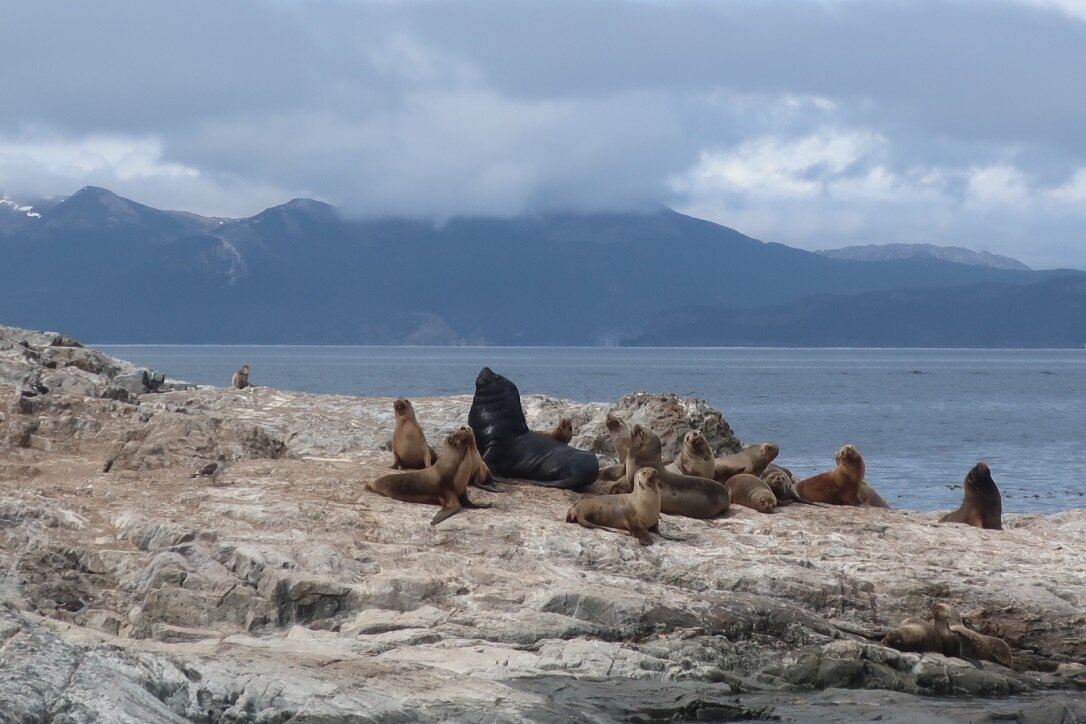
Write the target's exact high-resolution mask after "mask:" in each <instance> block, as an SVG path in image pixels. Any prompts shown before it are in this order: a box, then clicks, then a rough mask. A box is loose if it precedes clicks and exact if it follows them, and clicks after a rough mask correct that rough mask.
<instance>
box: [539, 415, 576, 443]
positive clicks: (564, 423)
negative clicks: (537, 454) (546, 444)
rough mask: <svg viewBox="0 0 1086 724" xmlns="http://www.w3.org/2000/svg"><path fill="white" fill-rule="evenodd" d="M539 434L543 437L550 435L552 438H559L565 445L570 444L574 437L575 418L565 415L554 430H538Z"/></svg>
mask: <svg viewBox="0 0 1086 724" xmlns="http://www.w3.org/2000/svg"><path fill="white" fill-rule="evenodd" d="M536 434H537V435H542V436H543V437H549V438H550V439H551V440H557V441H558V442H560V443H562V444H563V445H569V441H570V440H572V439H573V420H571V419H569V418H568V417H563V418H562V419H561V420H559V421H558V424H557V425H555V426H554V429H553V430H550V431H548V432H536Z"/></svg>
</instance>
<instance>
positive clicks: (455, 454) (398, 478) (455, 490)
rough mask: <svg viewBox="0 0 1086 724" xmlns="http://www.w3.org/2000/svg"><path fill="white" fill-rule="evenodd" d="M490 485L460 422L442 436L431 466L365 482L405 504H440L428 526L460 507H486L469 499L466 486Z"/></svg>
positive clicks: (468, 432)
mask: <svg viewBox="0 0 1086 724" xmlns="http://www.w3.org/2000/svg"><path fill="white" fill-rule="evenodd" d="M488 484H489V485H492V484H493V478H492V476H491V474H490V469H489V468H488V467H487V466H486V463H485V462H484V461H483V459H482V457H481V456H480V455H479V449H478V446H477V444H476V441H475V435H474V433H473V432H472V429H471V427H470V426H468V425H461V426H460V427H458V428H457V429H456V430H455V431H453V432H452V433H450V434H449V435H448V436H447V437H446V438H445V444H444V446H443V447H442V448H441V454H440V455H438V456H437V459H436V461H435V462H434V464H433V465H430V466H429V467H426V468H423V469H421V470H413V471H411V472H406V473H392V474H390V475H383V476H381V477H379V478H377V479H376V480H370V481H367V482H366V487H367V488H369V489H370V490H372V491H374V492H375V493H380V494H381V495H384V496H386V497H389V498H392V499H394V500H400V501H403V502H406V503H424V504H427V505H440V506H441V510H439V511H438V512H437V514H435V515H434V518H433V520H431V521H430V524H431V525H437V524H438V523H440V522H441V521H443V520H445V519H446V518H448V517H450V516H452V515H455V514H456V513H459V512H460V511H461V510H462V509H463V508H489V507H490V504H489V503H475V502H473V501H472V500H471V499H470V498H468V494H467V490H468V486H469V485H476V486H478V487H483V488H485V489H488V490H492V489H493V488H492V487H487V486H488Z"/></svg>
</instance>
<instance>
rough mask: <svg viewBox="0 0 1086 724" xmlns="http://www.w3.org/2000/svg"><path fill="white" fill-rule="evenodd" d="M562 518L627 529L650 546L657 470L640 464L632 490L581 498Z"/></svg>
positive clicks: (655, 524) (656, 511)
mask: <svg viewBox="0 0 1086 724" xmlns="http://www.w3.org/2000/svg"><path fill="white" fill-rule="evenodd" d="M566 522H567V523H579V524H581V525H583V526H584V527H585V528H617V529H619V530H628V531H630V535H632V536H633V537H634V538H637V540H638V541H640V542H641V545H643V546H651V545H652V536H651V535H649V531H652V532H654V533H656V534H658V535H659V533H660V528H659V523H660V476H659V474H658V473H657V472H656V471H655V470H653V469H652V468H641V469H640V470H638V471H637V475H636V476H635V478H634V489H633V492H632V493H624V494H618V495H597V496H594V497H591V498H583V499H581V500H580V501H578V502H577V503H575V504H574V505H573V507H572V508H570V509H569V512H568V513H566Z"/></svg>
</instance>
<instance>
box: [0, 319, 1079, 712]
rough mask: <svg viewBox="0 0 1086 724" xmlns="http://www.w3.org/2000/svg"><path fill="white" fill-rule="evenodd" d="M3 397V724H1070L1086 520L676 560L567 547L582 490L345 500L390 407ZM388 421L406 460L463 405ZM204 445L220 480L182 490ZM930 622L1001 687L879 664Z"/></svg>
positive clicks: (652, 419)
mask: <svg viewBox="0 0 1086 724" xmlns="http://www.w3.org/2000/svg"><path fill="white" fill-rule="evenodd" d="M42 339H43V340H48V339H49V338H48V337H43V338H42ZM21 349H22V350H25V349H26V348H25V347H21ZM8 352H11V353H12V354H14V355H16V356H18V357H19V358H20V359H24V360H25V358H26V354H25V353H24V352H23V351H19V350H14V349H13V348H11V349H9V350H8ZM4 354H5V353H4V351H3V350H0V360H2V359H5V358H4V357H3V355H4ZM31 356H32V355H31ZM20 364H22V363H20ZM28 364H30V363H28ZM109 364H110V365H111V366H116V367H117V368H118V369H121V368H123V363H121V362H119V361H115V362H110V363H109ZM22 374H23V373H20V377H22ZM88 374H94V375H97V376H96V378H95V379H94V380H92V382H94V383H95V384H99V383H101V384H103V385H105V384H106V380H107V376H106V375H104V374H98V373H88ZM17 384H18V382H15V383H10V384H6V383H0V411H2V415H3V419H0V722H8V721H10V722H98V721H102V722H151V721H156V722H157V721H165V722H171V721H197V722H287V721H296V722H303V721H304V722H343V721H358V722H363V721H393V722H395V721H404V722H407V721H464V720H480V719H481V720H487V721H501V722H505V721H599V722H604V721H616V720H630V721H665V720H676V719H677V720H690V721H726V720H733V721H735V720H752V719H766V718H778V719H784V720H792V721H855V720H863V719H872V718H875V717H880V718H881V720H882V721H933V722H938V721H991V720H999V719H1000V718H1002V719H1004V720H1008V719H1009V720H1014V721H1020V722H1027V721H1034V722H1047V721H1068V722H1070V721H1078V720H1082V719H1083V718H1084V717H1086V695H1084V687H1086V666H1084V665H1083V664H1084V662H1086V633H1084V632H1086V561H1084V560H1083V558H1082V556H1081V541H1082V540H1083V536H1084V534H1086V511H1083V510H1068V511H1064V512H1061V513H1057V514H1054V515H1040V514H1034V515H1007V516H1004V525H1005V527H1006V530H1004V531H985V530H978V529H975V528H969V527H966V526H962V525H939V524H937V523H936V520H937V519H938V517H939V513H938V512H932V513H917V512H912V511H908V510H881V509H856V508H816V507H809V506H799V505H793V506H789V507H787V508H782V509H780V510H779V512H777V513H774V514H772V515H763V514H759V513H756V512H754V511H752V510H748V509H745V508H741V507H738V506H734V507H733V509H732V511H731V512H730V513H729V515H728V517H726V518H720V519H716V520H709V521H699V520H691V519H685V518H678V517H672V516H664V517H663V518H662V521H663V525H664V526H665V527H666V528H667V529H668V530H669V532H670V533H673V534H675V535H678V536H681V537H682V538H684V539H685V540H682V541H659V542H658V543H657V544H656V545H654V546H652V547H648V548H645V547H642V546H640V545H638V544H637V542H636V541H635V540H634V539H632V538H631V537H630V536H628V535H624V534H620V533H615V532H611V531H603V530H588V529H584V528H581V527H579V526H575V525H570V524H567V523H565V522H564V517H565V512H566V510H567V509H568V508H569V506H570V505H571V504H572V503H573V502H574V501H576V500H577V499H579V497H580V495H579V494H576V493H570V492H565V491H557V490H549V489H544V488H539V487H534V486H527V485H502V486H500V492H498V493H487V492H482V491H474V492H473V493H472V496H473V498H475V499H478V500H480V501H484V502H489V503H492V504H493V507H492V508H490V509H487V510H467V511H465V512H462V513H460V514H458V515H456V516H453V517H452V518H450V519H449V520H447V521H445V522H444V523H442V524H441V525H439V526H430V525H429V524H428V523H429V519H430V517H431V516H432V514H433V509H432V508H430V507H428V506H423V505H410V504H406V503H400V502H397V501H393V500H390V499H387V498H383V497H381V496H378V495H375V494H373V493H369V492H367V491H365V490H364V487H363V483H364V481H365V480H367V479H370V478H373V477H376V476H379V475H382V474H385V473H386V472H388V468H387V465H388V463H389V462H390V457H391V456H390V453H389V452H388V451H387V445H388V440H389V438H390V436H391V431H392V425H393V415H392V400H393V397H392V396H390V397H388V398H354V397H345V396H334V395H311V394H302V393H293V392H286V391H280V390H273V389H268V388H259V387H258V388H255V389H251V390H242V391H238V390H228V389H211V388H202V389H173V390H170V389H169V387H168V384H169V383H168V382H167V383H166V384H167V387H166V389H167V391H165V392H158V393H151V392H144V393H141V394H136V395H133V397H132V398H131V399H116V398H111V397H103V396H99V395H92V394H86V393H84V392H79V393H76V392H73V391H65V390H62V389H57V390H52V391H50V392H49V393H47V394H45V395H42V396H39V397H33V398H29V399H30V400H32V401H34V402H33V404H32V405H25V404H23V405H19V404H16V403H15V400H16V397H15V394H16V391H17ZM103 389H104V388H103ZM393 392H394V391H390V395H391V394H392V393H393ZM6 400H10V401H11V402H10V403H3V402H2V401H6ZM412 401H413V403H414V406H415V410H416V413H417V415H418V418H419V421H420V422H421V423H422V426H423V429H424V431H425V432H426V434H427V436H428V437H429V438H430V440H431V442H437V441H438V440H439V438H440V436H441V435H442V434H443V433H445V432H447V431H449V430H451V429H453V428H454V427H455V426H456V425H458V424H460V423H462V422H464V421H466V418H467V411H468V407H469V405H470V397H466V396H465V397H445V398H419V399H413V400H412ZM524 403H525V408H526V413H527V415H528V417H529V424H530V425H531V426H532V427H534V428H536V429H547V428H549V427H550V426H552V425H553V424H554V422H555V421H557V419H558V417H560V416H570V417H572V418H573V420H574V427H575V431H576V437H575V438H574V441H573V442H574V444H575V445H579V446H581V447H584V448H586V449H592V450H595V451H596V452H598V453H599V454H600V455H601V457H603V458H606V456H607V455H608V454H610V453H611V451H610V449H609V447H610V443H609V442H608V439H607V436H606V433H605V431H604V430H603V428H602V422H603V417H604V415H605V414H606V413H607V411H608V410H612V409H617V410H620V412H619V414H624V415H626V416H627V417H628V418H630V419H632V420H633V421H638V422H643V423H647V424H650V425H654V426H656V427H654V429H656V428H663V429H660V430H659V432H661V433H664V434H666V435H667V436H668V439H670V440H672V441H674V440H679V441H681V438H682V435H683V434H684V433H685V432H686V430H687V429H690V428H692V427H697V428H698V429H703V430H707V431H709V432H711V433H712V434H713V435H714V437H713V439H712V440H711V442H712V444H713V445H714V446H716V447H717V449H718V450H719V451H721V452H727V451H729V450H732V449H735V448H737V446H738V445H739V441H738V440H737V439H736V438H735V436H734V434H733V433H732V431H731V429H730V428H729V427H728V425H727V423H726V422H725V421H723V419H722V418H720V416H719V414H718V413H715V411H712V410H711V409H710V408H706V407H705V406H704V403H700V405H699V403H697V402H696V401H692V400H685V399H684V398H675V397H673V396H666V395H663V396H662V395H641V396H638V395H629V396H627V397H625V398H623V400H621V401H619V402H618V403H617V404H616V405H608V404H603V403H598V404H584V405H582V404H577V403H572V402H568V401H563V400H553V399H551V398H546V397H542V396H539V395H525V398H524ZM638 416H641V417H640V419H638ZM28 429H30V430H31V432H29V433H28V432H26V431H27V430H28ZM662 436H663V435H662ZM780 442H781V445H782V448H786V444H787V441H780ZM218 453H223V454H226V455H227V457H228V465H227V469H226V471H225V472H224V473H223V475H222V477H221V478H220V479H219V480H218V481H217V484H210V483H208V482H206V481H200V480H194V479H191V478H189V475H190V474H191V472H192V471H193V470H195V468H196V467H197V466H198V465H199V464H200V463H202V462H206V461H207V460H208V459H211V458H213V457H214V456H215V455H216V454H218ZM106 462H111V463H112V464H111V465H109V471H108V472H103V468H104V467H105V463H106ZM935 601H945V602H947V603H951V604H953V605H954V606H956V607H957V608H959V609H960V610H961V611H963V612H964V613H966V614H968V621H969V623H970V624H971V625H972V627H973V628H975V629H977V630H979V631H981V632H983V633H986V634H989V635H994V636H999V637H1001V638H1003V639H1005V640H1006V641H1007V642H1008V643H1009V644H1010V646H1011V648H1012V651H1013V653H1014V657H1015V666H1014V668H1013V669H1008V668H1005V667H1003V666H1000V665H999V664H995V663H991V662H971V661H966V660H962V659H953V658H947V657H944V656H942V655H940V654H924V655H920V654H910V653H900V652H897V651H894V650H892V649H887V648H884V647H882V646H880V645H879V644H878V639H879V638H880V637H881V635H882V634H883V633H885V631H886V630H888V629H889V628H891V627H893V626H894V625H896V624H897V623H898V622H899V621H900V620H901V619H903V618H905V617H907V616H912V615H917V614H921V613H922V612H924V611H926V610H927V608H928V606H929V605H930V604H931V603H933V602H935ZM967 697H968V698H967ZM984 717H988V718H987V719H985V718H984ZM1075 717H1078V718H1077V719H1076V718H1075Z"/></svg>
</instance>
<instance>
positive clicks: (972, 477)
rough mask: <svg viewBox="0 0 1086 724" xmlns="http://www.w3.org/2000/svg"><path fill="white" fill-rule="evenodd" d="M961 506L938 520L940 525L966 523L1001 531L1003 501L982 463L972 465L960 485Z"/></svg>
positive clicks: (988, 471)
mask: <svg viewBox="0 0 1086 724" xmlns="http://www.w3.org/2000/svg"><path fill="white" fill-rule="evenodd" d="M962 487H963V488H964V492H963V494H962V504H961V506H959V507H958V509H957V510H955V511H954V512H952V513H947V514H946V515H944V516H943V517H942V518H940V519H939V522H940V523H967V524H969V525H972V526H974V527H977V528H988V529H990V530H1003V499H1002V498H1001V497H1000V495H999V488H997V487H996V484H995V481H994V480H992V471H991V470H989V469H988V466H987V465H985V464H984V463H977V464H976V465H974V466H973V467H972V468H971V469H970V470H969V472H968V473H967V474H966V476H965V483H964V484H963V485H962Z"/></svg>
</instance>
